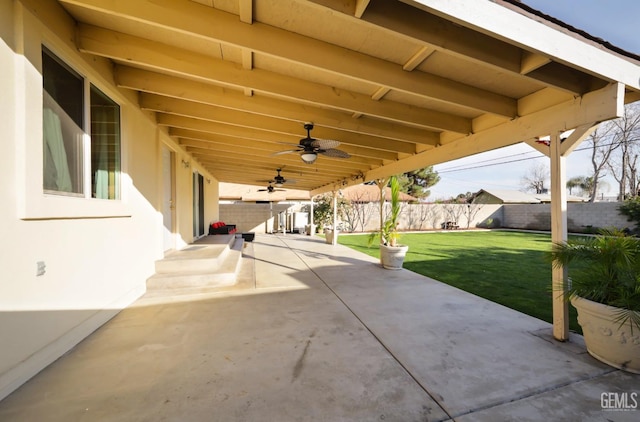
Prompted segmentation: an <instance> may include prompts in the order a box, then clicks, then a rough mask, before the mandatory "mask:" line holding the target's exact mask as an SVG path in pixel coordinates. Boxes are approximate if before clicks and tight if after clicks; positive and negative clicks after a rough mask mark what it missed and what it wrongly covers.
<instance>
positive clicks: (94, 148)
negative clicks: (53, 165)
mask: <svg viewBox="0 0 640 422" xmlns="http://www.w3.org/2000/svg"><path fill="white" fill-rule="evenodd" d="M91 196H92V197H93V198H100V199H120V106H119V105H118V104H116V103H115V102H114V101H113V100H111V99H110V98H109V97H107V96H106V95H104V94H103V93H102V92H101V91H100V90H99V89H98V88H96V87H95V86H93V85H91Z"/></svg>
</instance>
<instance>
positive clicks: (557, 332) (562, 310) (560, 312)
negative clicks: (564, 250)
mask: <svg viewBox="0 0 640 422" xmlns="http://www.w3.org/2000/svg"><path fill="white" fill-rule="evenodd" d="M561 144H562V140H561V139H560V133H555V134H553V135H552V136H551V145H550V148H549V156H550V158H551V241H552V242H554V243H557V242H565V241H566V240H567V189H566V184H567V180H566V179H567V176H566V166H565V164H566V158H565V157H564V156H563V155H562V145H561ZM551 283H552V289H553V290H552V295H553V296H552V297H553V298H552V300H553V337H554V338H555V339H556V340H559V341H566V340H568V339H569V303H568V302H567V301H566V300H565V299H564V295H563V292H564V289H565V287H566V283H567V270H566V268H564V267H560V268H553V270H552V281H551Z"/></svg>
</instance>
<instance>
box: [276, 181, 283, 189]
mask: <svg viewBox="0 0 640 422" xmlns="http://www.w3.org/2000/svg"><path fill="white" fill-rule="evenodd" d="M274 186H275V187H277V188H281V187H282V183H280V182H276V183H274Z"/></svg>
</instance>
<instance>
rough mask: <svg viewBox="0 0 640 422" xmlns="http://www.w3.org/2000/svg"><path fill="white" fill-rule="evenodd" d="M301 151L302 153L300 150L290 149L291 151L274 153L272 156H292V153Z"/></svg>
mask: <svg viewBox="0 0 640 422" xmlns="http://www.w3.org/2000/svg"><path fill="white" fill-rule="evenodd" d="M299 151H300V150H299V149H290V150H287V151H278V152H274V153H273V154H271V155H283V154H291V153H293V152H299Z"/></svg>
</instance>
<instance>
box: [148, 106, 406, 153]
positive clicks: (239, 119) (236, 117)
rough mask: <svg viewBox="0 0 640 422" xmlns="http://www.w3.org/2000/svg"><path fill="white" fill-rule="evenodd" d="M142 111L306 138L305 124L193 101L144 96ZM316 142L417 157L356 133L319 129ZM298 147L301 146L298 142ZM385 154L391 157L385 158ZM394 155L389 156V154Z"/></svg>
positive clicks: (399, 146)
mask: <svg viewBox="0 0 640 422" xmlns="http://www.w3.org/2000/svg"><path fill="white" fill-rule="evenodd" d="M140 107H141V108H142V109H144V110H152V111H156V112H161V113H166V114H175V115H179V116H185V117H192V118H196V119H202V120H207V121H211V122H218V123H224V124H228V125H232V126H239V127H245V128H250V129H260V130H263V131H267V132H274V133H277V134H285V135H291V136H297V137H298V139H300V138H304V137H305V136H306V132H305V130H304V127H303V125H302V124H300V123H298V122H294V121H291V120H283V119H276V118H273V117H269V116H264V115H257V114H251V113H244V112H241V111H238V110H232V109H228V108H222V107H217V106H212V105H207V104H201V103H195V102H191V101H185V100H178V99H175V98H169V97H163V96H158V95H155V94H142V95H141V96H140ZM311 136H312V137H314V138H322V139H336V140H338V141H340V142H341V143H342V144H344V145H345V147H346V146H348V145H350V146H351V147H346V150H349V149H350V151H353V152H354V153H356V154H365V153H367V152H365V148H368V149H371V150H372V151H370V152H368V154H373V156H378V155H376V152H379V153H380V154H379V156H380V157H382V156H385V159H395V158H397V155H396V154H397V152H398V151H400V152H405V153H415V151H416V150H415V145H412V144H410V143H402V142H399V141H392V140H390V139H383V138H375V137H371V136H366V135H361V134H358V133H355V132H345V131H341V130H336V129H332V128H325V127H318V128H314V130H313V131H312V133H311ZM296 143H297V142H296ZM385 152H386V153H387V154H385ZM389 153H390V154H391V155H388V154H389Z"/></svg>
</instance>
